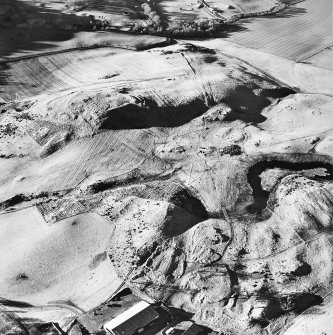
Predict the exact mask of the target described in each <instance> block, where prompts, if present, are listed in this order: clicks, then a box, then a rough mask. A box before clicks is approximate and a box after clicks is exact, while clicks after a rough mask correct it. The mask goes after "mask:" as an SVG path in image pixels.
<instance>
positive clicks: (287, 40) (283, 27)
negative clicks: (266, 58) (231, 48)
mask: <svg viewBox="0 0 333 335" xmlns="http://www.w3.org/2000/svg"><path fill="white" fill-rule="evenodd" d="M243 22H244V21H243ZM243 22H242V27H243V28H244V29H242V30H241V31H239V32H234V33H231V35H230V37H229V38H228V39H229V40H230V41H232V42H234V43H237V44H241V45H243V46H245V47H248V48H253V49H259V50H262V51H265V52H268V53H272V54H274V55H277V56H280V57H284V58H288V59H292V60H295V61H297V62H301V61H304V60H306V59H307V58H309V57H311V56H313V55H314V54H316V53H318V52H320V51H322V50H323V49H325V48H327V47H330V46H332V45H333V40H332V36H333V26H332V2H331V1H330V0H322V1H316V0H305V1H302V2H300V3H298V4H295V5H293V6H291V7H290V8H289V9H287V10H285V11H282V12H280V13H278V14H275V15H273V16H267V17H257V18H253V19H248V20H246V21H245V23H243Z"/></svg>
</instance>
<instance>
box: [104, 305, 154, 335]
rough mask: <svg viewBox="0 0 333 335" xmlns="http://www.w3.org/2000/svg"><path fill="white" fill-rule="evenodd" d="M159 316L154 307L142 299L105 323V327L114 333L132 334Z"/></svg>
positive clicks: (117, 334)
mask: <svg viewBox="0 0 333 335" xmlns="http://www.w3.org/2000/svg"><path fill="white" fill-rule="evenodd" d="M158 317H159V314H158V313H157V312H156V310H155V309H154V307H152V306H151V305H150V304H148V303H147V302H145V301H140V302H139V303H137V304H135V305H134V306H132V307H131V308H129V309H128V310H127V311H125V312H124V313H122V314H120V315H118V316H117V317H115V318H114V319H112V320H111V321H109V322H107V323H106V324H105V325H104V329H105V330H106V331H107V332H109V333H110V334H113V335H132V334H135V333H136V332H138V331H141V330H142V329H143V328H144V327H146V326H148V325H149V324H151V323H152V322H153V321H154V320H156V319H157V318H158Z"/></svg>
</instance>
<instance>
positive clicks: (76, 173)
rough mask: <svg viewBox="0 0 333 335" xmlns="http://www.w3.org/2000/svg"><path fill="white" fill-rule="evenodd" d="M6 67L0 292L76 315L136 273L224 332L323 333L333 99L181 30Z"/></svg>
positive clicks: (137, 281)
mask: <svg viewBox="0 0 333 335" xmlns="http://www.w3.org/2000/svg"><path fill="white" fill-rule="evenodd" d="M273 20H274V19H273ZM2 66H3V69H4V71H3V77H2V80H3V81H4V82H5V83H6V85H2V87H1V92H0V97H1V98H3V100H4V101H6V102H7V103H2V104H1V107H0V108H1V114H0V135H1V136H0V172H1V173H0V186H1V188H0V209H1V212H0V239H1V243H0V245H1V252H2V254H4V259H5V260H4V262H2V263H1V265H0V268H1V273H3V274H4V275H3V276H2V278H1V280H0V296H1V297H2V301H3V303H2V307H3V308H7V310H9V308H11V307H10V306H11V305H13V304H14V305H15V306H16V307H17V306H18V305H19V306H25V307H24V308H27V310H26V312H27V314H26V315H27V316H30V321H31V319H32V318H33V317H35V318H37V316H36V315H37V314H38V313H37V312H36V309H38V308H45V311H46V310H47V311H49V309H48V308H56V307H57V308H58V312H59V310H60V309H61V310H62V309H63V308H67V309H68V310H69V312H70V313H74V314H76V315H79V314H80V313H84V312H85V311H88V310H90V309H92V308H94V307H96V306H97V305H99V304H100V303H102V302H103V300H104V301H105V300H107V298H108V297H109V296H110V295H112V294H113V293H114V292H115V291H116V290H117V289H118V288H119V287H121V285H122V284H123V283H124V282H126V284H127V285H128V286H130V287H132V288H135V289H137V290H140V291H141V292H142V293H143V294H147V295H148V296H150V297H153V298H155V299H156V300H162V301H164V302H165V303H166V304H168V305H171V306H173V307H177V308H181V309H183V310H185V311H187V312H190V313H192V314H193V319H194V320H195V321H196V322H197V323H200V324H204V325H206V326H208V327H210V328H212V329H214V330H217V331H220V332H229V333H230V334H243V333H246V334H266V329H267V328H266V327H270V329H271V330H272V331H273V332H282V333H283V332H285V331H289V330H288V329H289V328H290V327H294V325H295V324H296V323H297V322H298V321H297V320H298V318H299V317H300V318H302V319H301V320H302V322H309V319H310V318H311V320H315V319H316V320H319V319H320V322H318V321H311V322H318V323H319V327H321V331H325V332H327V333H329V331H328V329H327V325H329V323H327V322H326V321H325V320H329V318H330V317H331V314H330V313H331V308H330V306H331V301H332V300H331V295H330V292H331V290H332V268H333V260H332V248H333V241H332V234H331V232H332V201H333V194H332V193H333V184H332V150H331V149H332V140H333V132H332V129H333V124H332V118H331V110H332V105H333V100H332V98H331V97H329V96H326V95H323V94H307V93H306V92H302V93H296V92H295V91H294V90H293V89H292V88H291V87H289V86H288V85H284V84H282V83H281V82H279V81H277V80H275V79H274V78H272V77H271V76H268V75H267V74H265V73H263V72H261V71H260V70H258V69H255V68H253V67H252V66H251V65H249V64H248V63H245V62H243V61H241V60H238V59H236V58H233V57H231V56H227V55H225V54H223V53H222V52H219V51H214V50H212V49H208V48H203V47H197V46H193V45H191V44H187V43H179V44H176V45H173V46H168V47H165V48H155V49H151V50H146V51H140V52H139V51H133V50H132V51H125V50H118V49H115V48H100V49H94V50H85V51H80V52H79V51H70V52H65V53H60V54H52V55H44V56H38V57H32V58H29V59H22V60H19V61H10V62H6V63H3V64H2ZM23 97H24V99H23ZM4 301H7V302H6V304H7V305H6V304H4ZM20 304H21V305H20ZM313 306H316V308H317V309H313ZM22 308H23V307H22ZM306 310H308V311H310V312H311V314H309V315H310V316H309V317H307V316H306V315H307V314H305V313H303V312H304V311H306ZM23 311H25V310H24V309H23ZM23 313H24V312H22V310H20V311H17V314H16V316H15V317H16V318H17V320H21V321H20V322H22V323H23V324H24V322H28V321H27V320H24V319H22V317H21V316H22V314H23ZM29 313H30V314H29ZM50 313H51V312H48V313H46V312H45V315H43V313H39V314H38V318H40V322H43V321H44V322H46V320H47V321H50V320H52V321H54V322H58V323H59V324H61V325H66V324H67V325H68V319H70V320H72V319H73V318H74V317H75V316H72V314H71V316H68V315H67V316H64V315H63V314H62V313H56V312H54V314H52V313H53V312H52V313H51V316H50ZM302 313H303V314H302ZM325 313H326V314H325ZM300 314H302V315H301V316H299V315H300ZM323 315H324V316H323ZM20 317H21V318H20ZM304 318H305V319H304ZM26 319H28V317H27V318H26ZM221 320H222V321H223V322H221ZM323 320H324V321H325V322H324V321H323ZM290 329H292V328H290Z"/></svg>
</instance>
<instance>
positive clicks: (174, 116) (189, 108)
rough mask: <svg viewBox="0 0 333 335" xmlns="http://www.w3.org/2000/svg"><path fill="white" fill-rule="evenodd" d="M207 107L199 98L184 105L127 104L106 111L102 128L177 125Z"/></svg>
mask: <svg viewBox="0 0 333 335" xmlns="http://www.w3.org/2000/svg"><path fill="white" fill-rule="evenodd" d="M207 109H208V107H207V106H206V105H205V103H204V102H203V101H201V100H200V99H196V100H194V101H192V102H190V103H188V104H186V105H181V106H167V107H158V106H156V103H154V102H151V101H150V102H149V103H148V104H146V106H145V107H141V106H138V105H136V104H127V105H125V106H122V107H120V108H116V109H112V110H110V111H109V112H108V115H107V118H106V119H105V121H104V122H103V124H102V126H101V128H102V129H141V128H150V127H178V126H182V125H184V124H186V123H188V122H190V121H191V120H193V119H194V118H196V117H198V116H200V115H202V114H204V113H205V112H206V111H207Z"/></svg>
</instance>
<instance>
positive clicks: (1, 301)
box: [0, 299, 33, 308]
mask: <svg viewBox="0 0 333 335" xmlns="http://www.w3.org/2000/svg"><path fill="white" fill-rule="evenodd" d="M0 304H1V305H3V306H6V307H18V308H28V307H33V305H31V304H29V303H27V302H24V301H16V300H10V299H0Z"/></svg>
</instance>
